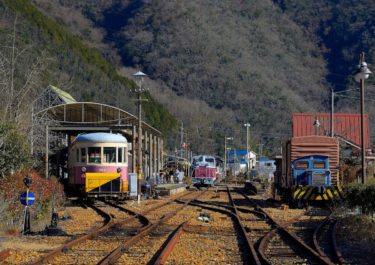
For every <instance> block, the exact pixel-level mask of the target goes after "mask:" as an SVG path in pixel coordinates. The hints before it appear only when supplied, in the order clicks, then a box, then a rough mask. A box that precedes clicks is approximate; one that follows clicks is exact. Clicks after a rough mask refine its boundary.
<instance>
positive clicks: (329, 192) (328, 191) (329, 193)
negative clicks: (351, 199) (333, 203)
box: [327, 189, 333, 199]
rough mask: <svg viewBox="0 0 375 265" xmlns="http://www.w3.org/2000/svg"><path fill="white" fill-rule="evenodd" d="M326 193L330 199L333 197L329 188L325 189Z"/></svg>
mask: <svg viewBox="0 0 375 265" xmlns="http://www.w3.org/2000/svg"><path fill="white" fill-rule="evenodd" d="M327 195H328V196H329V197H330V198H331V199H333V194H332V192H331V190H330V189H327Z"/></svg>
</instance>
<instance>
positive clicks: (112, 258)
mask: <svg viewBox="0 0 375 265" xmlns="http://www.w3.org/2000/svg"><path fill="white" fill-rule="evenodd" d="M203 194H204V192H202V193H199V194H198V195H197V196H196V197H195V198H193V199H191V200H189V201H187V202H183V203H184V205H183V206H181V207H179V208H177V209H176V210H175V211H173V212H170V213H168V214H166V215H164V216H163V217H162V218H160V219H159V220H158V221H157V222H156V223H153V224H150V225H148V226H146V227H144V228H142V230H141V231H139V233H138V234H136V235H135V236H133V237H131V238H130V239H129V240H126V241H125V242H124V243H123V244H122V245H120V246H118V247H117V248H115V249H114V250H112V252H111V253H110V254H109V255H107V256H106V257H105V258H104V259H102V260H101V261H100V262H99V263H98V264H100V265H107V264H114V263H116V261H117V260H118V259H119V258H120V257H121V256H122V253H123V252H124V251H126V250H127V249H128V248H129V247H131V246H132V245H133V244H135V243H137V242H138V241H139V240H141V239H142V238H143V237H144V236H146V235H148V234H150V233H151V232H153V231H154V230H155V229H156V228H157V227H158V226H160V225H161V224H162V223H164V222H165V221H167V220H168V219H170V218H172V217H173V216H175V214H176V213H178V212H179V211H181V210H182V209H183V208H185V207H186V206H187V205H188V204H189V202H190V201H192V200H194V199H196V198H198V197H199V196H201V195H203ZM185 196H187V195H184V196H181V197H185ZM181 197H180V198H181ZM174 201H176V202H177V201H179V200H178V199H177V198H175V199H173V200H172V201H171V202H174Z"/></svg>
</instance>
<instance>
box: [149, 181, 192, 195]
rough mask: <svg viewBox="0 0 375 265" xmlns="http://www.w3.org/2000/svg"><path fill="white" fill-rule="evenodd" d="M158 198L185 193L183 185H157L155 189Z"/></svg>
mask: <svg viewBox="0 0 375 265" xmlns="http://www.w3.org/2000/svg"><path fill="white" fill-rule="evenodd" d="M155 190H156V191H157V192H159V195H160V196H170V195H174V194H177V193H180V192H184V191H186V185H185V184H159V185H157V186H156V187H155Z"/></svg>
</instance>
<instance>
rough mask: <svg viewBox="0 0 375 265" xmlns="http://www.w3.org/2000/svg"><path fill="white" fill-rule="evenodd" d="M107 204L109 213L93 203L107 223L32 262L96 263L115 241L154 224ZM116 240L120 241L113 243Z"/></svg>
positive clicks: (150, 210) (133, 212) (130, 212)
mask: <svg viewBox="0 0 375 265" xmlns="http://www.w3.org/2000/svg"><path fill="white" fill-rule="evenodd" d="M189 194H191V193H188V194H183V195H180V196H178V197H176V198H180V197H183V196H187V195H189ZM176 198H174V199H171V200H169V201H166V202H163V203H161V204H158V205H155V206H151V207H148V209H147V210H146V211H145V212H144V213H149V212H152V211H155V210H157V209H159V208H161V207H163V206H165V205H167V204H170V203H172V202H173V200H175V199H176ZM108 205H109V206H110V207H109V208H107V210H108V212H106V211H104V210H101V209H100V207H96V206H91V207H94V208H95V209H96V210H97V211H98V212H99V213H100V214H101V215H102V216H103V217H104V225H103V226H102V227H100V228H97V229H94V230H93V231H92V232H90V233H88V234H85V235H83V236H79V237H77V238H75V239H73V240H71V241H69V242H67V243H65V244H63V245H62V246H60V247H58V248H56V249H54V250H52V251H50V252H49V253H47V254H46V255H44V256H43V257H41V258H39V259H38V260H37V261H35V262H33V263H31V264H44V263H47V262H48V264H69V262H67V260H68V259H69V260H71V263H70V264H77V261H79V260H82V262H81V263H80V264H87V263H90V264H95V263H98V262H100V261H101V260H102V259H103V258H104V259H105V257H106V255H107V254H108V253H109V252H111V250H112V249H113V248H114V244H115V245H116V246H118V244H120V243H119V242H120V241H124V240H126V239H128V238H131V237H132V236H133V235H134V234H136V233H139V232H140V231H141V229H142V228H146V227H148V226H149V225H151V224H150V220H148V219H147V217H145V216H144V215H142V214H140V213H138V212H136V211H134V210H130V209H127V208H124V207H121V206H115V205H114V204H108ZM109 209H110V210H109ZM115 213H117V216H118V217H119V218H117V219H119V220H114V219H115V218H113V217H114V216H115ZM114 241H116V242H117V243H114ZM87 256H88V257H87ZM78 263H79V262H78Z"/></svg>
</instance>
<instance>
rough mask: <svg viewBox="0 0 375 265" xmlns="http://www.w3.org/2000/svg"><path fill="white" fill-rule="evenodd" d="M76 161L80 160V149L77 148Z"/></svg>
mask: <svg viewBox="0 0 375 265" xmlns="http://www.w3.org/2000/svg"><path fill="white" fill-rule="evenodd" d="M76 161H77V162H79V149H78V148H77V149H76Z"/></svg>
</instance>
